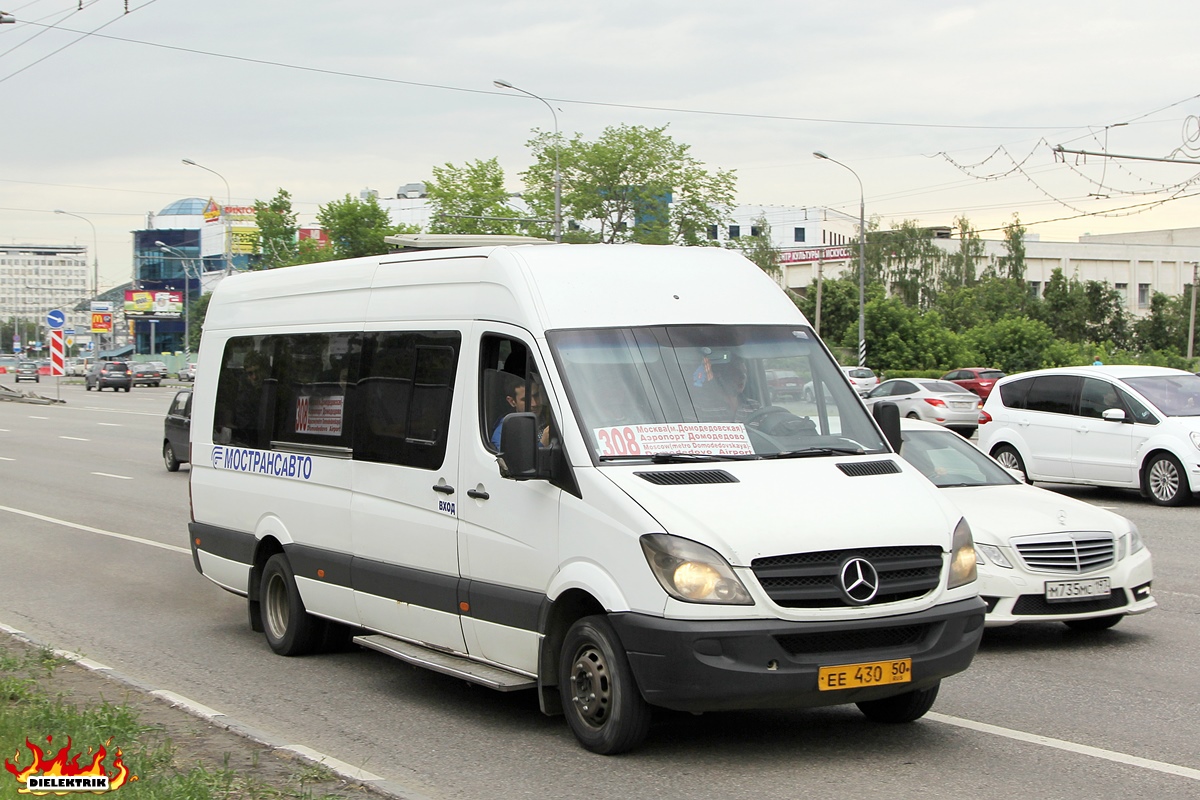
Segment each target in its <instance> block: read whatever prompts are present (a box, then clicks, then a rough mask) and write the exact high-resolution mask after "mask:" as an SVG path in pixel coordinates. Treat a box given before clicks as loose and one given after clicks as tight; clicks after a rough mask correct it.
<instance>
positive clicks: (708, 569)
mask: <svg viewBox="0 0 1200 800" xmlns="http://www.w3.org/2000/svg"><path fill="white" fill-rule="evenodd" d="M641 542H642V552H643V553H644V554H645V555H646V562H647V563H648V564H649V565H650V571H651V572H653V573H654V577H655V578H657V579H658V582H659V584H661V585H662V587H663V589H664V590H665V591H666V592H667V594H669V595H671V597H674V598H675V599H676V600H683V601H684V602H686V603H721V604H725V605H739V606H748V605H753V604H754V600H752V599H751V597H750V593H749V592H747V591H746V587H745V586H743V585H742V582H741V581H740V580H738V577H737V575H734V574H733V568H732V567H730V566H729V563H728V562H727V561H726V560H725V559H723V558H721V556H720V555H719V554H718V553H717V552H716V551H715V550H713V549H712V548H710V547H705V546H704V545H702V544H699V543H698V542H693V541H692V540H690V539H681V538H680V537H678V536H671V535H669V534H666V533H647V534H646V535H645V536H643V537H642V539H641Z"/></svg>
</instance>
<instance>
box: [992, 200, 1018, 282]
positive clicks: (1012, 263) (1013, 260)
mask: <svg viewBox="0 0 1200 800" xmlns="http://www.w3.org/2000/svg"><path fill="white" fill-rule="evenodd" d="M1004 252H1005V255H1002V256H1000V258H998V259H997V260H996V266H997V268H998V269H999V274H1000V276H1001V277H1004V278H1010V279H1012V280H1014V281H1023V280H1025V226H1024V225H1022V224H1021V218H1020V216H1018V215H1017V214H1013V221H1012V222H1010V223H1009V224H1007V225H1005V226H1004Z"/></svg>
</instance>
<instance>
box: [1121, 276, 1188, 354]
mask: <svg viewBox="0 0 1200 800" xmlns="http://www.w3.org/2000/svg"><path fill="white" fill-rule="evenodd" d="M1191 303H1192V295H1191V291H1190V288H1189V289H1187V290H1185V291H1184V293H1183V294H1181V295H1179V296H1178V297H1168V296H1167V295H1165V294H1163V293H1162V292H1155V293H1154V295H1153V296H1152V297H1151V298H1150V313H1149V314H1147V315H1146V316H1145V317H1142V318H1141V319H1139V320H1138V321H1137V322H1135V323H1134V324H1133V332H1134V339H1135V341H1136V342H1137V348H1138V350H1140V351H1142V352H1143V353H1147V354H1148V353H1150V352H1153V351H1155V350H1162V351H1165V350H1173V351H1175V352H1176V353H1181V354H1182V353H1186V352H1187V335H1188V323H1189V321H1190V317H1191V310H1192V306H1191Z"/></svg>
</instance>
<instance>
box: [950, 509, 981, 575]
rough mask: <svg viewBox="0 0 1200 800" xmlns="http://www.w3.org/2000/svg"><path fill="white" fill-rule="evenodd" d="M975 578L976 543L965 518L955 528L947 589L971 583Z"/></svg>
mask: <svg viewBox="0 0 1200 800" xmlns="http://www.w3.org/2000/svg"><path fill="white" fill-rule="evenodd" d="M975 577H976V572H975V541H974V539H973V538H972V537H971V526H970V525H968V524H967V518H966V517H963V518H962V519H960V520H959V521H958V525H957V526H955V528H954V539H953V541H952V542H951V545H950V577H949V579H947V581H946V588H947V589H953V588H955V587H957V586H962V585H964V584H967V583H970V582H971V581H973V580H975Z"/></svg>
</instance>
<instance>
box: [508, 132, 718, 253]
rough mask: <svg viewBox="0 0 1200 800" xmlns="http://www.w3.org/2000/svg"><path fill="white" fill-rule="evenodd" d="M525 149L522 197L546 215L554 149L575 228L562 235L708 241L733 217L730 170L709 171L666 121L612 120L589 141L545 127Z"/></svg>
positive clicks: (566, 207)
mask: <svg viewBox="0 0 1200 800" xmlns="http://www.w3.org/2000/svg"><path fill="white" fill-rule="evenodd" d="M529 148H530V150H531V151H532V152H533V157H534V163H533V165H532V166H530V167H529V169H527V170H526V171H525V172H523V173H521V176H522V178H523V179H524V180H525V184H526V187H527V189H526V192H525V194H524V198H525V200H526V201H527V202H528V203H529V205H530V207H531V208H532V209H533V210H534V212H535V215H536V216H538V217H541V218H544V219H549V218H551V217H552V216H553V213H554V165H555V157H556V155H557V158H558V165H559V172H560V174H561V181H562V212H563V216H564V218H567V219H572V220H577V221H579V222H578V223H576V224H578V225H579V226H580V228H579V230H577V231H573V232H570V233H568V232H564V239H566V240H572V239H573V240H579V241H600V242H606V243H613V242H642V243H645V244H683V245H705V244H711V242H710V240H709V239H708V236H707V228H708V226H709V225H722V224H725V223H727V222H728V221H729V219H730V213H731V209H732V207H733V204H734V186H735V183H736V178H735V176H734V173H733V172H732V171H726V170H720V169H718V170H716V171H715V172H710V171H709V170H707V169H706V168H705V167H704V165H703V164H702V163H701V162H699V161H698V160H696V159H695V158H694V157H693V156H692V155H691V154H690V152H689V151H690V149H691V148H690V147H689V146H688V145H685V144H680V143H678V142H676V141H675V140H674V139H672V138H671V137H670V136H669V135H668V134H667V133H666V126H663V127H660V128H647V127H644V126H641V125H634V126H630V125H621V126H613V127H609V128H606V129H605V130H604V132H603V133H602V134H601V135H600V138H599V139H597V140H596V141H594V142H587V141H584V139H583V137H582V136H581V135H580V134H576V135H575V136H574V138H572V139H570V140H568V141H564V139H563V137H562V136H561V135H559V136H557V137H556V136H555V135H554V134H551V133H546V132H544V131H542V132H538V133H537V135H536V136H535V137H534V138H533V139H531V140H530V141H529ZM588 224H594V225H595V228H594V229H587V228H585V227H584V226H586V225H588Z"/></svg>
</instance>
